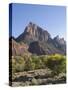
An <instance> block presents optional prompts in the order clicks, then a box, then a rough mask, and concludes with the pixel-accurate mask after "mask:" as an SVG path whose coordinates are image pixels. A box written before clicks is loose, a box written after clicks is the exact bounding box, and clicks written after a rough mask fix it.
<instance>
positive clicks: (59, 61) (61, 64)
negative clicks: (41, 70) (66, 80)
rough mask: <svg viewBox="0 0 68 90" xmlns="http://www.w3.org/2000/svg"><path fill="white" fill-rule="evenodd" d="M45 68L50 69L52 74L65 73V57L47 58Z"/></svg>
mask: <svg viewBox="0 0 68 90" xmlns="http://www.w3.org/2000/svg"><path fill="white" fill-rule="evenodd" d="M46 65H47V67H48V68H50V69H51V70H52V71H53V73H54V74H59V73H60V72H65V70H66V58H65V56H62V55H59V54H55V55H51V56H48V60H47V63H46Z"/></svg>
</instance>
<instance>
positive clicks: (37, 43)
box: [14, 22, 66, 55]
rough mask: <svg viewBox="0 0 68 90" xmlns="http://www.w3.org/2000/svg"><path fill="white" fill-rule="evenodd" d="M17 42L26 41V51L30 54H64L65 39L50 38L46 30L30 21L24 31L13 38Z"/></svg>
mask: <svg viewBox="0 0 68 90" xmlns="http://www.w3.org/2000/svg"><path fill="white" fill-rule="evenodd" d="M14 40H15V41H16V42H17V43H18V44H20V43H26V44H27V45H28V47H29V48H28V49H27V51H29V52H30V53H32V54H37V55H41V54H55V53H59V54H66V41H65V40H64V38H59V36H56V37H54V38H53V39H52V38H51V35H50V33H49V32H48V31H47V30H44V29H42V28H41V27H39V26H38V25H36V24H34V23H32V22H30V23H29V24H28V25H27V26H26V27H25V30H24V32H23V33H22V34H21V35H19V36H18V37H17V38H15V39H14Z"/></svg>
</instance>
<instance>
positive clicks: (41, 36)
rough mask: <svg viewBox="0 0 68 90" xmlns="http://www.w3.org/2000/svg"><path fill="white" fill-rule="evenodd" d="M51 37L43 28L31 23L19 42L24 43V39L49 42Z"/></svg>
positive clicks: (19, 38)
mask: <svg viewBox="0 0 68 90" xmlns="http://www.w3.org/2000/svg"><path fill="white" fill-rule="evenodd" d="M49 37H50V34H49V33H48V32H47V31H46V30H44V29H42V28H41V27H39V26H38V25H36V24H34V23H32V22H29V24H28V25H27V26H26V28H25V30H24V33H23V34H21V35H20V36H19V37H18V38H17V40H18V41H22V40H23V39H24V40H25V41H27V42H28V41H29V42H31V41H38V40H39V41H44V42H45V41H47V40H48V39H49Z"/></svg>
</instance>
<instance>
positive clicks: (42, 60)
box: [11, 54, 66, 74]
mask: <svg viewBox="0 0 68 90" xmlns="http://www.w3.org/2000/svg"><path fill="white" fill-rule="evenodd" d="M11 60H12V72H13V73H15V72H23V71H30V70H36V69H46V68H49V69H50V70H52V71H53V73H54V74H59V73H62V72H63V73H65V72H66V57H65V56H63V55H59V54H54V55H41V56H37V55H31V56H27V55H26V56H25V55H24V56H23V57H21V56H13V57H12V59H11Z"/></svg>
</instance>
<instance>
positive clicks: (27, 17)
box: [12, 4, 66, 39]
mask: <svg viewBox="0 0 68 90" xmlns="http://www.w3.org/2000/svg"><path fill="white" fill-rule="evenodd" d="M30 21H31V22H33V23H35V24H37V25H39V26H40V27H42V28H43V29H44V30H47V31H48V32H49V33H50V34H51V36H52V38H53V37H55V36H57V35H59V36H60V37H64V38H65V39H66V7H64V6H47V5H31V4H13V5H12V35H13V36H14V37H18V36H19V35H20V34H21V33H23V31H24V29H25V27H26V26H27V25H28V23H29V22H30Z"/></svg>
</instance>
